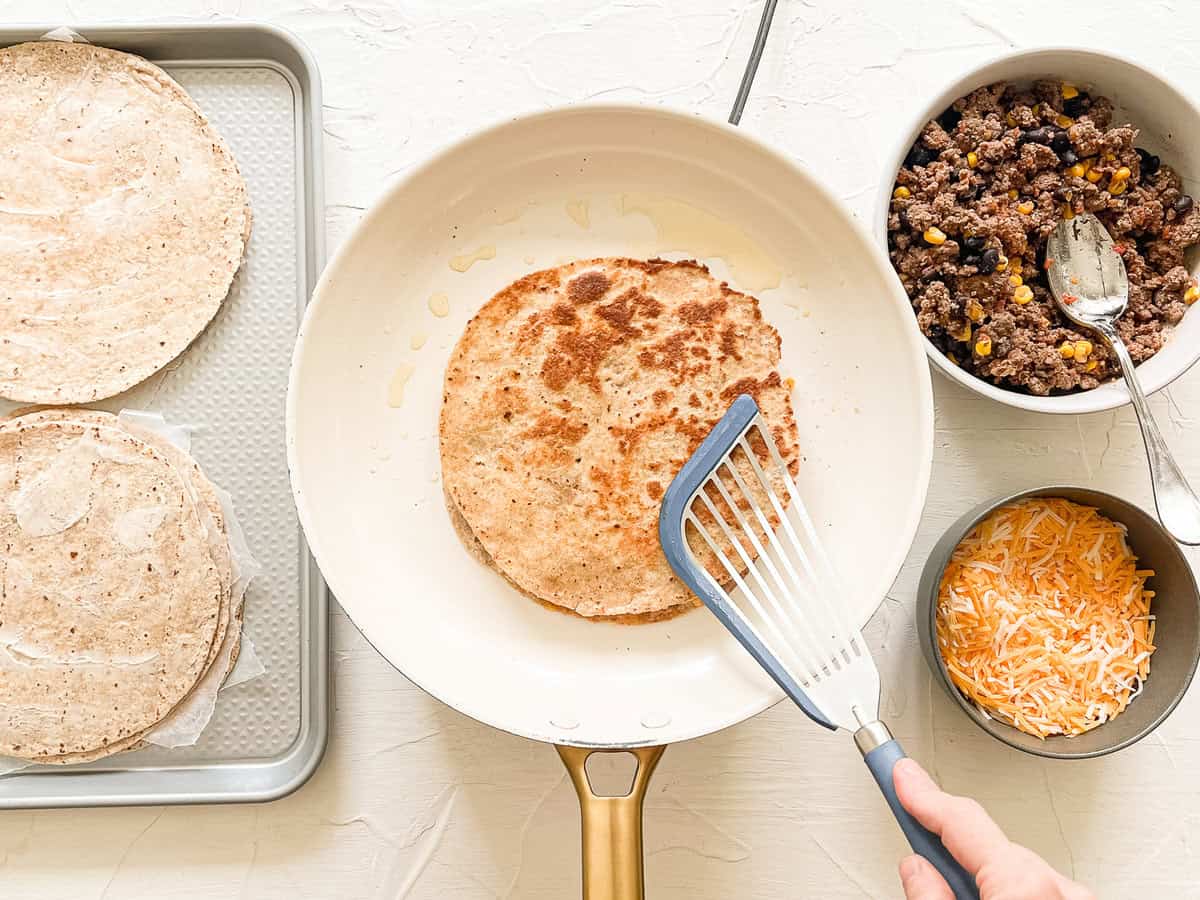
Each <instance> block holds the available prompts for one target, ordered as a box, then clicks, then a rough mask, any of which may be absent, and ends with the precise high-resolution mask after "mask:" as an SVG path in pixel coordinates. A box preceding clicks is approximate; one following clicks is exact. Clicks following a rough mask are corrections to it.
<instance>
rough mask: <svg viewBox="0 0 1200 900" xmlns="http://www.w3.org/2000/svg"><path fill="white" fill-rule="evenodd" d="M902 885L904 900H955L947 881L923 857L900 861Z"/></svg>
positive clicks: (907, 858) (915, 856) (910, 857)
mask: <svg viewBox="0 0 1200 900" xmlns="http://www.w3.org/2000/svg"><path fill="white" fill-rule="evenodd" d="M900 885H901V887H903V888H904V900H954V892H953V891H951V890H950V885H948V884H946V879H944V878H942V876H941V875H939V874H938V871H937V869H935V868H934V867H933V866H932V865H930V864H929V860H927V859H925V857H923V856H917V855H916V854H915V853H914V854H913V855H912V856H906V857H905V858H904V859H903V860H901V861H900Z"/></svg>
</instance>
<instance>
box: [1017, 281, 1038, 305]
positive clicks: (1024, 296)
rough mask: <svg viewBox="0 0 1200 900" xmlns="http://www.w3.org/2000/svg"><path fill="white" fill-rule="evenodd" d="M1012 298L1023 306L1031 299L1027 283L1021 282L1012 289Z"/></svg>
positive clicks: (1031, 295)
mask: <svg viewBox="0 0 1200 900" xmlns="http://www.w3.org/2000/svg"><path fill="white" fill-rule="evenodd" d="M1013 299H1014V300H1015V301H1017V303H1019V304H1020V305H1021V306H1024V305H1025V304H1026V303H1028V302H1029V301H1030V300H1032V299H1033V291H1032V290H1031V289H1030V287H1029V285H1027V284H1023V285H1021V286H1020V287H1019V288H1017V289H1016V290H1015V291H1013Z"/></svg>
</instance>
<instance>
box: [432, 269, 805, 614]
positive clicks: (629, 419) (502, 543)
mask: <svg viewBox="0 0 1200 900" xmlns="http://www.w3.org/2000/svg"><path fill="white" fill-rule="evenodd" d="M779 360H780V342H779V335H778V333H777V332H776V331H775V329H774V328H772V327H771V326H770V325H769V324H767V323H766V322H765V321H764V320H763V318H762V315H761V313H760V312H759V309H758V303H757V301H756V300H755V299H754V298H753V297H750V296H748V295H746V294H742V293H738V292H737V291H733V290H731V289H730V288H729V287H728V286H727V285H725V284H723V283H721V282H719V281H717V280H716V279H714V278H713V277H712V276H711V275H710V274H709V272H708V270H707V269H706V268H705V267H704V266H702V265H700V264H698V263H695V262H679V263H673V262H666V261H663V260H650V261H641V260H632V259H623V258H611V259H608V258H606V259H593V260H588V261H583V262H575V263H571V264H569V265H566V266H561V267H559V268H556V269H548V270H545V271H542V272H537V273H534V274H532V275H529V276H526V277H525V278H522V279H520V280H519V281H517V282H515V283H513V284H512V285H510V286H509V287H507V288H505V289H504V290H503V291H501V292H500V293H499V294H497V295H496V296H495V297H493V298H492V299H491V300H490V301H489V302H488V303H487V304H486V305H485V306H484V307H483V309H482V310H480V312H479V314H478V315H476V316H475V318H473V319H472V320H471V322H470V323H468V325H467V328H466V330H465V331H464V333H463V335H462V337H461V338H460V340H459V342H458V345H457V346H456V347H455V350H454V353H453V355H452V356H451V359H450V363H449V365H448V366H447V370H446V381H445V395H444V403H443V406H442V414H441V422H440V440H441V456H442V473H443V479H444V485H445V489H446V491H447V493H448V494H449V496H450V498H451V500H452V501H453V504H454V507H455V508H457V509H458V511H459V512H460V513H461V514H462V516H463V518H464V520H465V522H466V524H467V525H468V526H469V529H470V533H471V534H472V535H474V537H475V538H476V539H477V540H478V541H479V543H480V545H481V547H482V549H483V550H484V551H486V553H487V554H488V557H489V558H490V559H491V561H492V564H493V565H494V566H495V568H496V569H497V570H499V571H500V572H501V573H502V574H503V575H504V576H505V577H506V578H508V579H509V580H510V581H511V582H512V583H514V584H515V585H517V586H518V587H519V588H520V589H521V590H522V591H524V592H525V593H526V594H528V595H530V596H532V597H534V598H535V599H538V600H540V601H544V602H547V603H552V604H554V605H556V606H559V607H562V608H565V609H567V610H570V611H573V612H575V613H578V614H579V615H582V616H586V617H589V618H592V617H611V616H638V617H643V616H647V615H649V616H653V615H655V614H658V613H662V612H664V611H668V610H673V609H674V608H676V607H689V606H694V605H695V604H696V603H697V601H696V600H695V598H694V597H693V596H692V594H691V592H690V591H689V590H688V588H687V587H686V586H685V585H683V584H682V583H681V582H680V581H678V580H677V579H676V578H675V576H674V574H673V573H672V572H671V569H670V567H669V566H668V564H667V561H666V559H665V558H664V557H663V555H662V551H661V549H660V548H659V542H658V510H659V504H660V502H661V499H662V495H663V492H664V491H665V489H666V487H667V485H668V484H669V483H670V481H671V479H672V478H673V477H674V475H675V473H676V472H677V471H678V470H679V468H680V466H682V465H683V463H684V462H685V461H686V460H687V458H688V456H690V455H691V453H692V451H693V450H695V448H696V447H697V446H698V445H699V443H700V441H701V440H703V439H704V437H705V436H706V435H707V434H708V432H709V430H710V429H711V428H712V426H713V425H714V424H715V423H716V422H717V421H718V420H719V419H720V418H721V416H722V415H723V414H724V413H725V411H726V410H727V409H728V407H729V404H730V403H732V401H733V400H734V399H735V398H736V397H737V396H738V395H739V394H742V393H748V394H751V395H753V396H754V397H755V399H756V400H757V401H758V404H759V407H760V408H761V409H762V411H763V413H764V416H765V419H766V421H767V422H768V423H769V424H770V426H771V428H772V432H773V435H774V437H775V440H776V443H777V444H778V447H779V451H780V453H781V455H782V456H783V458H784V460H785V461H786V462H787V464H788V465H789V466H790V467H791V468H792V469H793V470H794V469H795V466H796V463H797V460H798V458H799V447H798V441H797V434H796V423H795V417H794V414H793V412H792V406H791V399H790V397H789V391H788V386H787V384H786V383H785V382H784V380H783V379H782V378H781V376H780V374H779V370H778V366H779ZM693 548H694V549H696V543H695V542H693ZM697 555H698V556H699V557H701V561H702V563H703V564H706V565H708V567H709V568H710V571H714V574H716V575H718V577H719V578H721V579H722V580H724V579H725V578H726V577H727V576H726V575H725V573H724V572H721V571H719V570H716V563H715V561H714V559H713V558H712V555H711V553H708V552H707V550H706V549H705V548H700V549H698V550H697Z"/></svg>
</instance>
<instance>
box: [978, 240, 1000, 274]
mask: <svg viewBox="0 0 1200 900" xmlns="http://www.w3.org/2000/svg"><path fill="white" fill-rule="evenodd" d="M998 265H1000V251H999V250H997V249H996V248H995V247H989V248H988V249H987V250H984V251H983V255H982V256H980V257H979V271H980V272H982V273H983V274H984V275H991V274H992V273H993V272H995V271H996V266H998Z"/></svg>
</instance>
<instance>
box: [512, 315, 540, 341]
mask: <svg viewBox="0 0 1200 900" xmlns="http://www.w3.org/2000/svg"><path fill="white" fill-rule="evenodd" d="M545 330H546V321H545V319H544V318H543V317H542V316H541V315H539V314H538V313H534V314H533V315H531V316H530V317H529V318H528V319H526V320H525V321H524V322H522V323H521V327H520V328H518V329H517V346H518V347H524V346H526V345H528V344H532V343H535V342H536V341H538V340H539V339H541V336H542V332H543V331H545Z"/></svg>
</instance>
